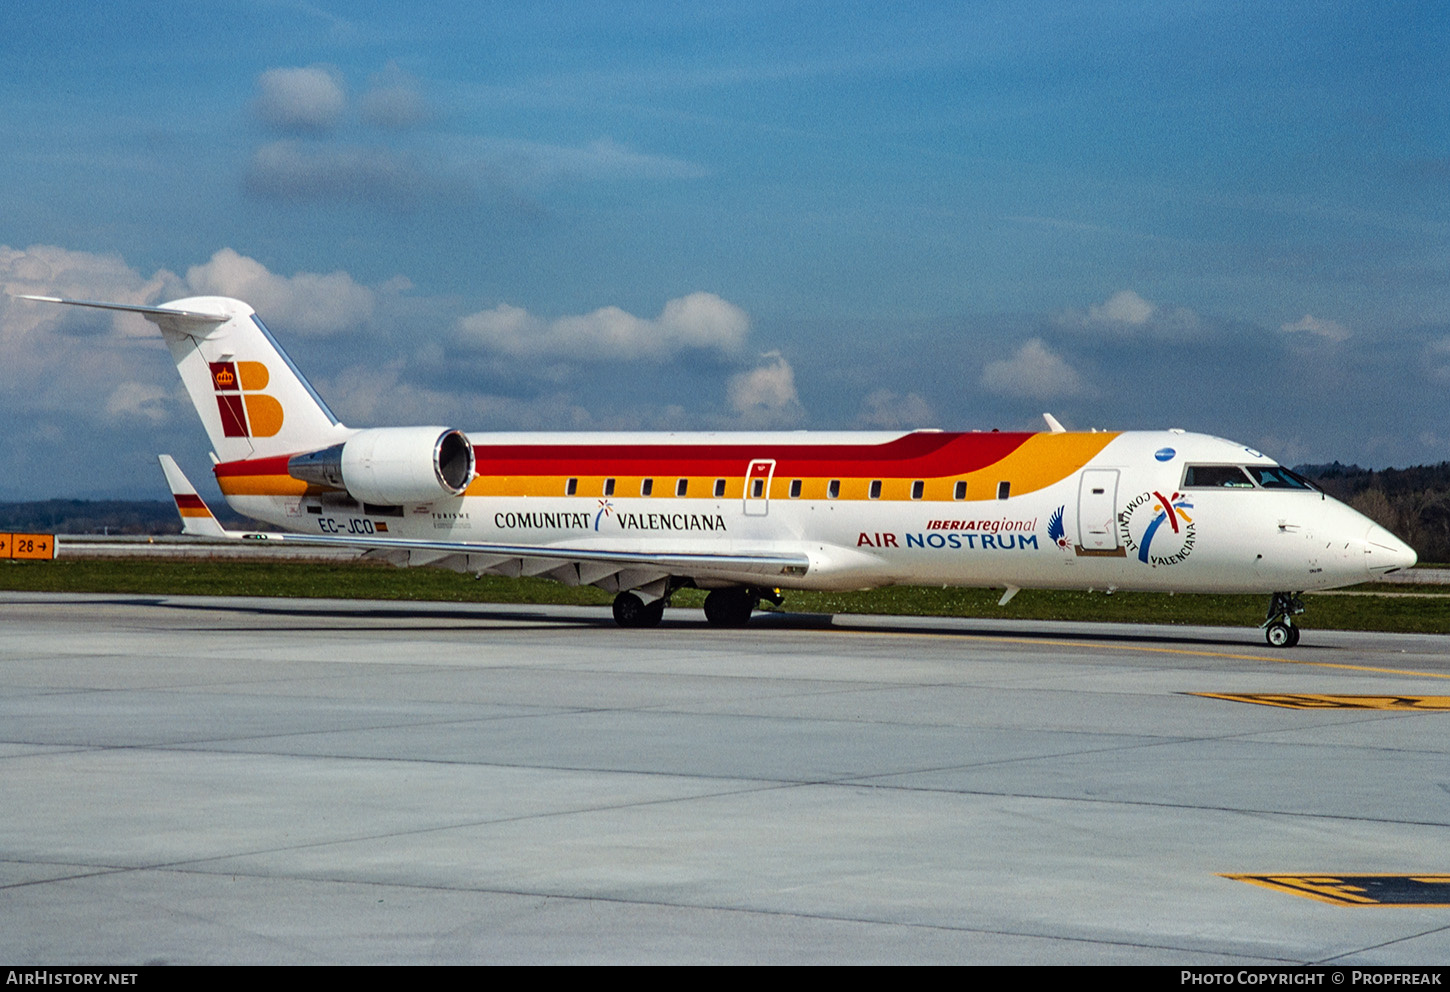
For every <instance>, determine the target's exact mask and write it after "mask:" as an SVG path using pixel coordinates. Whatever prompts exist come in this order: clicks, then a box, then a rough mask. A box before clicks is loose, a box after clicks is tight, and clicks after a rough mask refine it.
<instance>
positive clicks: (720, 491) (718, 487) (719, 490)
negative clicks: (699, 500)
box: [715, 479, 725, 499]
mask: <svg viewBox="0 0 1450 992" xmlns="http://www.w3.org/2000/svg"><path fill="white" fill-rule="evenodd" d="M724 495H725V480H724V479H716V480H715V498H716V499H719V498H720V497H721V496H724Z"/></svg>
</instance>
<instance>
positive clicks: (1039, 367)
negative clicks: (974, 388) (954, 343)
mask: <svg viewBox="0 0 1450 992" xmlns="http://www.w3.org/2000/svg"><path fill="white" fill-rule="evenodd" d="M981 384H982V388H983V389H986V390H988V391H990V392H993V393H997V394H999V395H1001V396H1015V397H1021V398H1023V399H1037V400H1049V399H1060V398H1062V397H1064V396H1079V395H1081V394H1083V393H1085V392H1086V391H1087V390H1086V387H1085V385H1084V384H1083V381H1082V377H1081V376H1079V375H1078V374H1077V371H1076V370H1075V369H1073V368H1072V366H1070V365H1068V364H1067V362H1066V361H1064V360H1063V358H1062V356H1060V355H1058V354H1057V353H1055V352H1053V351H1052V350H1051V349H1049V348H1048V347H1047V345H1045V344H1043V342H1042V339H1041V338H1032V339H1031V340H1030V341H1027V342H1026V343H1025V344H1023V345H1022V347H1021V348H1019V349H1018V350H1017V353H1016V354H1015V355H1013V356H1012V357H1011V358H1006V359H1002V360H1000V361H996V362H988V363H987V365H986V366H985V367H984V368H983V369H982V378H981Z"/></svg>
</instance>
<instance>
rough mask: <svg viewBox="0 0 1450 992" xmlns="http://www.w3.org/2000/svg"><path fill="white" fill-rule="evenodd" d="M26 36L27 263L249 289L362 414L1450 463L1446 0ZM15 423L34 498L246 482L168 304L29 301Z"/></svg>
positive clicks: (7, 74) (11, 210) (23, 492)
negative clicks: (998, 439) (174, 482)
mask: <svg viewBox="0 0 1450 992" xmlns="http://www.w3.org/2000/svg"><path fill="white" fill-rule="evenodd" d="M0 65H3V66H4V67H5V68H4V69H3V70H0V179H3V181H0V289H3V291H4V292H5V293H7V294H14V293H38V294H43V295H58V296H65V297H70V298H79V299H102V300H111V301H118V302H130V303H159V302H164V301H166V300H171V299H177V298H181V297H185V296H189V295H197V294H207V295H225V296H234V297H237V298H239V299H243V300H245V301H247V302H248V303H250V304H252V305H253V306H254V307H255V308H256V309H257V310H258V312H259V313H260V314H261V316H262V317H263V319H264V320H265V321H266V322H267V325H268V326H269V327H270V328H271V330H272V331H273V333H274V335H275V336H276V337H277V338H278V339H279V341H280V342H281V343H282V344H283V346H284V347H285V348H286V349H287V350H288V352H289V353H290V354H291V356H292V357H293V359H294V360H295V361H296V362H297V364H298V365H299V366H301V368H302V369H303V370H304V371H305V372H306V373H307V374H308V376H309V378H311V379H312V381H313V383H314V384H315V385H316V386H317V387H318V389H319V391H320V392H321V393H322V395H323V396H324V397H325V398H326V400H327V401H328V404H329V405H330V406H331V407H332V408H333V410H335V411H336V412H337V414H338V415H339V416H340V417H341V418H342V419H343V421H344V422H346V423H347V424H349V425H350V426H362V427H365V426H378V425H389V424H393V425H401V424H444V425H448V426H456V427H460V428H463V429H464V430H469V431H485V430H488V431H494V430H636V429H638V430H714V429H757V428H758V429H790V430H796V429H830V430H843V429H882V428H891V429H895V428H913V427H936V428H943V429H947V430H972V429H984V430H988V429H992V428H1001V429H1004V430H1006V429H1030V430H1037V429H1042V426H1043V421H1042V413H1043V412H1051V413H1052V414H1054V415H1055V416H1056V417H1057V418H1058V419H1059V420H1061V421H1062V423H1063V424H1065V425H1066V426H1067V427H1069V428H1070V429H1087V428H1094V427H1096V428H1108V429H1153V428H1167V427H1181V428H1186V429H1188V430H1194V431H1203V432H1207V433H1212V434H1218V435H1221V436H1225V437H1230V438H1234V439H1236V440H1238V441H1241V442H1243V443H1246V444H1250V445H1252V446H1254V447H1256V448H1258V449H1259V450H1262V451H1264V452H1265V453H1267V454H1269V455H1271V456H1273V457H1276V458H1278V459H1279V460H1280V461H1283V462H1285V463H1287V464H1297V463H1303V462H1327V461H1333V460H1340V461H1344V462H1357V463H1359V464H1361V465H1365V466H1368V467H1386V466H1392V465H1393V466H1405V465H1411V464H1421V463H1429V462H1439V461H1444V460H1447V459H1450V426H1447V424H1450V400H1447V398H1446V395H1447V387H1450V86H1446V84H1445V80H1446V79H1447V78H1450V7H1447V6H1446V5H1444V4H1436V3H1423V4H1417V3H1394V2H1386V3H1379V4H1364V3H1335V2H1330V0H1323V2H1312V3H1309V2H1306V3H1294V2H1285V3H1275V4H1265V3H1262V2H1258V0H1252V2H1251V0H1245V2H1212V0H1208V2H1202V3H1165V2H1163V0H1155V2H1141V3H1139V2H1112V0H1106V2H1104V0H1093V2H1083V3H1078V2H1071V0H1054V2H1050V3H1032V2H1025V0H1011V2H1001V3H999V2H994V0H985V2H951V3H900V4H891V5H883V4H854V3H813V2H801V0H791V2H780V3H771V2H758V3H724V2H721V3H711V4H708V5H705V4H700V5H696V4H691V3H678V2H669V3H663V2H643V0H642V2H637V3H627V2H625V3H607V4H606V3H577V4H571V3H562V2H561V3H555V4H536V3H515V2H509V0H502V2H491V3H487V4H477V3H428V2H419V3H413V4H406V5H404V4H396V3H381V2H379V3H365V2H359V3H334V2H330V0H305V2H292V0H197V2H192V3H186V4H176V3H171V2H165V3H162V2H154V3H153V2H132V0H116V2H114V3H111V4H107V5H97V4H92V3H84V4H82V3H73V2H65V0H46V2H38V0H10V2H9V3H7V4H4V5H0ZM0 425H3V430H0V466H3V468H0V500H18V499H42V498H51V497H72V498H102V497H122V498H157V497H164V495H165V490H164V488H163V480H162V477H161V473H160V471H159V469H158V468H157V466H156V462H155V457H154V456H155V454H156V453H158V452H169V453H172V454H174V455H175V456H176V457H177V458H178V460H179V461H180V462H181V463H182V466H183V468H185V469H187V470H188V472H189V473H190V474H191V475H192V477H193V479H194V481H196V482H197V483H198V485H199V486H201V487H202V489H203V492H204V493H214V491H215V490H214V485H211V484H210V479H209V476H210V473H209V472H208V471H207V467H208V464H209V463H208V460H207V457H206V453H207V443H206V439H205V435H204V434H203V433H202V430H201V427H200V423H199V422H198V421H197V419H196V417H195V414H194V413H193V411H192V409H191V407H190V404H189V403H188V402H187V400H186V398H185V394H184V393H183V391H182V389H181V387H180V383H179V381H178V379H177V377H176V374H175V370H174V368H173V367H172V366H171V363H170V361H169V358H168V356H167V354H166V352H165V350H164V347H163V346H162V344H161V342H160V339H159V337H158V336H157V334H156V332H155V329H154V328H153V327H152V326H151V325H150V324H148V323H146V322H145V321H144V320H143V319H141V318H139V317H136V316H132V315H114V314H110V313H106V312H99V311H84V312H82V311H75V310H71V309H69V308H59V307H45V306H42V305H40V304H33V303H29V302H25V301H17V300H14V299H11V298H9V296H5V297H0ZM204 483H205V484H204ZM209 486H210V488H208V487H209Z"/></svg>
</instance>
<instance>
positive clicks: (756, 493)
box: [750, 479, 765, 499]
mask: <svg viewBox="0 0 1450 992" xmlns="http://www.w3.org/2000/svg"><path fill="white" fill-rule="evenodd" d="M764 495H765V480H764V479H751V480H750V498H751V499H760V497H762V496H764Z"/></svg>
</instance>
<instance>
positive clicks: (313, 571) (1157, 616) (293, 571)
mask: <svg viewBox="0 0 1450 992" xmlns="http://www.w3.org/2000/svg"><path fill="white" fill-rule="evenodd" d="M0 590H5V591H25V592H92V593H145V594H155V595H190V596H289V597H308V598H327V599H333V598H335V599H389V600H414V601H426V602H451V603H542V604H567V605H589V606H601V607H605V606H608V605H609V603H610V601H611V600H612V599H613V596H612V595H611V594H610V593H607V592H605V591H604V590H602V589H596V588H594V587H593V586H582V587H577V588H571V587H569V586H564V585H560V584H559V583H557V582H551V581H549V580H547V579H505V578H499V577H496V576H487V575H486V576H483V577H482V578H480V579H475V578H474V577H473V576H471V575H460V574H458V573H456V572H449V571H444V570H442V569H434V568H409V569H397V568H392V567H391V566H387V565H378V564H372V563H366V562H358V563H345V564H334V563H315V562H296V561H287V562H281V561H279V562H256V561H222V560H216V561H213V560H202V559H191V558H184V559H183V558H160V557H154V556H148V557H145V558H135V559H115V558H106V559H58V560H55V561H8V562H5V563H4V564H3V565H0ZM1358 590H1359V591H1371V592H1374V591H1383V592H1386V593H1401V594H1403V593H1407V592H1416V593H1428V594H1427V595H1418V596H1405V595H1399V596H1395V595H1385V596H1377V595H1328V594H1326V595H1316V594H1314V593H1310V594H1308V595H1307V596H1306V597H1305V604H1306V606H1307V607H1308V612H1307V613H1305V614H1304V616H1303V617H1301V618H1300V620H1301V621H1302V623H1303V626H1304V627H1305V628H1319V629H1323V630H1373V631H1398V632H1415V633H1432V634H1444V633H1450V588H1447V587H1444V586H1400V585H1395V586H1390V585H1382V586H1361V587H1358ZM785 595H786V601H785V607H784V608H785V609H787V610H790V611H792V612H799V613H864V614H888V615H902V616H953V617H991V618H996V619H1007V620H1010V619H1022V620H1067V621H1073V622H1084V623H1092V622H1115V623H1152V624H1201V625H1207V626H1229V627H1253V626H1257V625H1258V624H1259V623H1260V622H1262V620H1263V618H1264V610H1265V608H1266V607H1267V606H1268V597H1267V596H1264V595H1249V596H1220V595H1197V594H1195V595H1177V596H1174V595H1169V594H1167V593H1143V592H1119V593H1115V594H1113V595H1107V594H1104V593H1101V592H1097V593H1089V592H1086V591H1080V590H1079V591H1073V590H1055V591H1048V590H1034V589H1024V590H1022V592H1020V593H1018V594H1017V596H1016V598H1014V599H1013V600H1012V601H1011V602H1010V603H1008V604H1007V605H1006V606H1002V607H999V606H998V605H997V600H998V599H999V598H1000V596H1001V590H1000V589H996V590H993V589H958V588H945V589H944V588H941V587H938V586H893V587H889V588H886V589H875V590H871V591H868V592H846V593H835V592H803V591H787V592H786V594H785ZM704 599H705V594H704V593H703V592H701V591H699V590H696V589H682V590H680V591H679V592H677V593H676V594H675V596H674V598H673V604H674V605H675V606H677V607H691V608H696V609H698V608H699V607H700V605H701V604H702V603H703V602H704Z"/></svg>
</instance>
